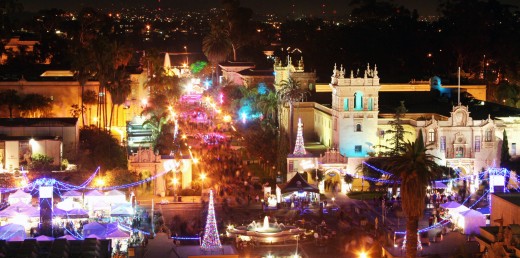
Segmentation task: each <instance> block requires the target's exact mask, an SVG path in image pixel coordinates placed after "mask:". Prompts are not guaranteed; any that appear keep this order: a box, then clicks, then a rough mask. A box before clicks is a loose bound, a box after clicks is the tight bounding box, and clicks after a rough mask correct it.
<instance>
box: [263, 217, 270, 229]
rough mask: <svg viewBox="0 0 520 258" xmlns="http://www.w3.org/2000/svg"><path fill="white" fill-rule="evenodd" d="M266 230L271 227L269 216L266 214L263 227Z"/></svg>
mask: <svg viewBox="0 0 520 258" xmlns="http://www.w3.org/2000/svg"><path fill="white" fill-rule="evenodd" d="M263 229H264V230H267V229H269V217H267V216H265V217H264V227H263Z"/></svg>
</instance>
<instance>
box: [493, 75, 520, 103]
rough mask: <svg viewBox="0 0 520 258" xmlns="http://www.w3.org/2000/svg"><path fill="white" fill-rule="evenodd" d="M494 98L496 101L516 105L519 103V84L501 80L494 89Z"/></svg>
mask: <svg viewBox="0 0 520 258" xmlns="http://www.w3.org/2000/svg"><path fill="white" fill-rule="evenodd" d="M494 95H495V99H496V101H497V102H498V103H502V104H504V105H508V106H512V107H518V105H520V102H519V101H520V86H518V85H516V84H513V83H510V82H507V81H503V82H501V83H500V84H499V85H498V87H496V90H495V94H494Z"/></svg>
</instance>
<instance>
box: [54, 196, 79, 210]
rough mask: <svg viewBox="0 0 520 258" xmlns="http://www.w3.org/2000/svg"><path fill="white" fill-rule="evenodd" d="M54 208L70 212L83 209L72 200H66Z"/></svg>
mask: <svg viewBox="0 0 520 258" xmlns="http://www.w3.org/2000/svg"><path fill="white" fill-rule="evenodd" d="M56 207H58V208H59V209H62V210H64V211H70V210H73V209H81V208H83V207H82V206H81V203H79V202H75V201H74V200H73V199H72V198H67V199H65V200H64V201H62V202H59V203H57V204H56Z"/></svg>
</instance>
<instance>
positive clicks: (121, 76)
mask: <svg viewBox="0 0 520 258" xmlns="http://www.w3.org/2000/svg"><path fill="white" fill-rule="evenodd" d="M130 82H131V81H130V75H129V74H128V73H127V72H126V71H125V70H124V69H123V68H122V67H121V68H119V69H117V70H116V72H115V75H114V79H113V80H112V81H111V82H110V83H109V85H108V88H107V90H108V92H110V99H111V100H112V107H111V109H110V119H109V123H108V128H111V127H112V117H113V114H114V108H116V116H117V115H118V114H119V107H120V106H121V105H123V104H124V103H125V101H126V98H127V97H128V95H130V92H131V86H130ZM118 119H119V117H118V116H117V117H116V123H117V121H118Z"/></svg>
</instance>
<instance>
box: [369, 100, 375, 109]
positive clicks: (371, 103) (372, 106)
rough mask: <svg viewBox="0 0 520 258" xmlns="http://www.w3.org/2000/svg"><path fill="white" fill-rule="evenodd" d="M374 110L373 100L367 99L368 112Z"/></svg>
mask: <svg viewBox="0 0 520 258" xmlns="http://www.w3.org/2000/svg"><path fill="white" fill-rule="evenodd" d="M373 109H374V100H373V98H368V110H369V111H372V110H373Z"/></svg>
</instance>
